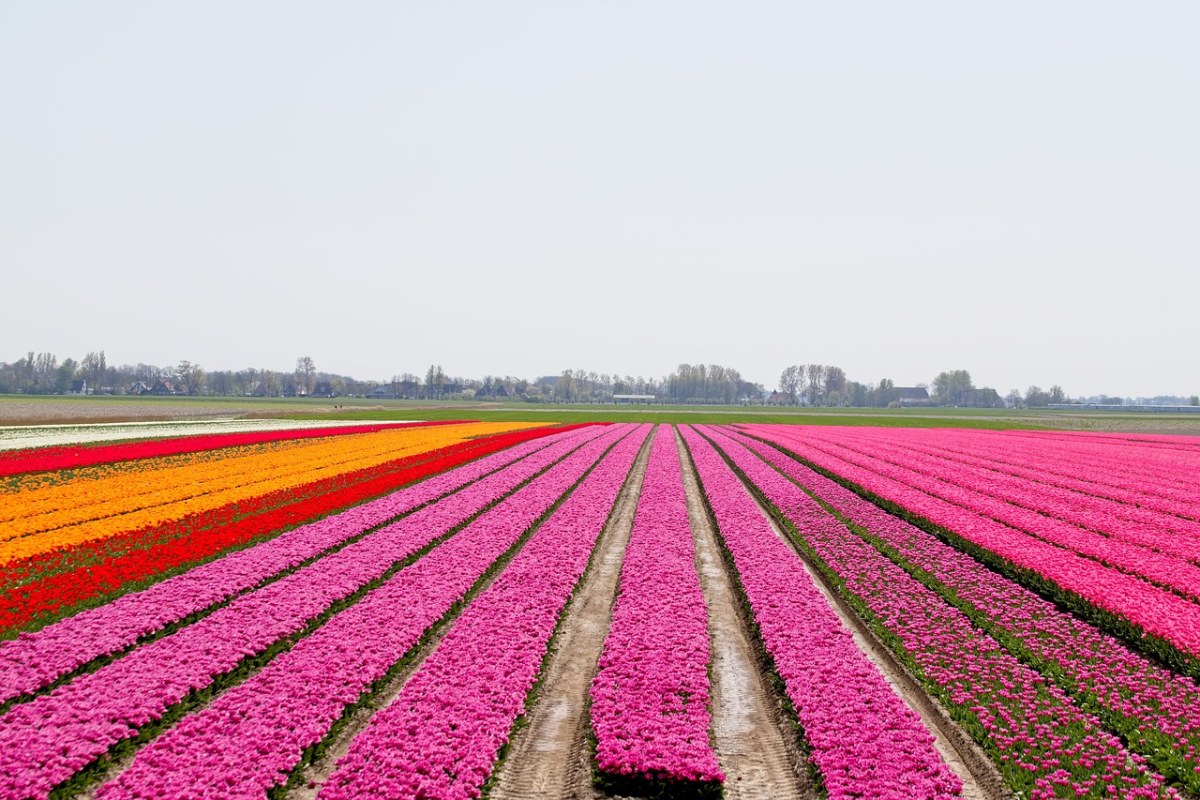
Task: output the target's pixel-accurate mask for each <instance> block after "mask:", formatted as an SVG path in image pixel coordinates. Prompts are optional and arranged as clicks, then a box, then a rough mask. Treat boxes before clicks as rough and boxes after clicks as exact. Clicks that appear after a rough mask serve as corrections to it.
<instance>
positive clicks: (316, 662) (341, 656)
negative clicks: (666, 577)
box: [98, 426, 629, 800]
mask: <svg viewBox="0 0 1200 800" xmlns="http://www.w3.org/2000/svg"><path fill="white" fill-rule="evenodd" d="M628 432H629V428H628V427H627V426H625V427H622V428H610V429H609V430H607V431H606V432H605V434H604V435H603V436H601V437H600V438H598V439H595V440H593V441H592V442H590V443H588V444H587V445H585V446H584V447H582V448H580V449H579V450H578V451H576V452H575V453H574V454H572V455H571V456H569V457H567V458H566V459H565V460H563V461H562V462H561V463H559V464H558V465H556V466H555V467H553V468H551V469H550V470H548V471H547V472H546V473H544V474H543V475H541V476H539V477H538V478H536V479H535V480H533V481H532V482H530V483H529V484H528V485H526V486H525V487H523V488H522V489H520V490H519V491H518V492H516V493H515V494H513V495H512V496H510V497H508V498H507V499H505V500H504V501H503V502H501V503H499V504H498V505H496V506H495V507H493V508H491V509H490V510H489V511H487V512H486V513H484V514H483V515H482V516H480V517H479V518H478V519H476V520H474V521H473V522H471V523H470V524H469V525H468V526H467V527H465V528H463V529H462V530H461V531H460V532H459V533H458V534H456V535H455V536H454V537H452V538H451V539H449V540H448V541H446V542H445V543H444V544H442V545H441V546H439V547H437V548H436V549H435V550H433V551H432V552H430V553H429V554H428V555H427V556H425V557H424V558H422V559H420V560H419V561H417V562H416V563H414V564H412V565H411V566H409V567H407V568H405V569H403V570H401V571H400V572H398V573H396V574H395V575H394V576H392V577H391V578H390V579H389V580H388V581H387V582H385V583H384V584H383V585H382V586H381V587H379V588H378V589H376V590H374V591H372V592H371V593H370V594H368V595H367V596H366V597H365V598H364V599H363V600H362V601H361V602H359V603H357V604H355V605H353V606H351V607H350V608H348V609H347V610H345V611H343V612H342V613H340V614H338V615H336V616H334V617H333V618H332V619H331V620H330V621H329V622H328V623H326V624H325V625H324V626H322V627H321V628H319V629H318V630H316V631H315V632H313V633H312V634H311V635H310V636H307V637H305V638H304V639H302V640H301V641H300V642H299V643H298V644H297V645H296V646H295V647H294V648H292V649H291V650H289V651H288V652H286V653H284V654H282V655H281V656H279V657H278V658H276V659H275V660H274V661H272V662H271V663H270V664H268V665H267V667H266V668H264V669H263V670H262V671H261V672H259V673H257V674H256V675H254V676H253V677H252V678H250V679H249V680H247V681H246V682H245V683H242V684H241V685H239V686H236V687H234V688H233V689H231V690H230V691H228V692H226V693H225V694H223V695H222V696H221V697H219V698H218V699H217V700H216V701H215V702H214V703H213V704H212V705H210V706H209V707H208V708H206V709H204V710H203V711H201V712H199V713H197V714H194V715H192V716H190V717H188V718H186V719H185V720H184V721H183V722H182V723H180V724H179V725H178V726H177V727H175V728H174V729H172V730H171V731H168V732H167V733H166V734H165V735H163V736H162V737H160V738H159V739H158V740H156V741H155V742H153V743H152V744H151V745H149V746H148V747H146V748H144V749H143V750H142V751H141V752H139V753H138V755H137V757H136V758H135V759H134V763H133V765H132V766H131V767H130V769H129V770H127V771H126V772H125V773H123V774H122V775H121V776H120V777H119V778H118V779H116V780H115V781H113V782H111V783H110V784H108V785H106V786H104V787H102V788H101V790H100V792H98V797H100V798H103V799H105V800H110V799H111V798H150V797H153V798H163V799H164V800H165V799H166V798H171V797H215V796H220V797H226V798H231V799H232V798H250V797H256V798H261V797H264V796H265V794H266V792H267V791H268V790H269V789H271V788H272V787H275V786H279V785H282V784H283V783H285V782H286V780H287V777H288V774H289V773H290V772H291V770H293V769H294V768H295V767H296V766H297V765H298V764H299V762H300V760H301V758H302V754H303V753H304V751H305V750H306V749H307V748H309V747H311V746H313V745H315V744H317V743H318V742H320V741H321V740H322V739H324V738H325V736H326V735H327V734H328V732H329V730H330V728H331V727H332V726H333V724H334V723H335V722H336V721H337V720H338V719H339V718H340V717H341V716H342V715H343V714H344V712H345V710H346V707H347V706H349V705H351V704H353V703H355V702H356V701H357V700H358V699H359V698H360V697H361V696H362V695H363V693H364V692H367V691H369V690H370V688H371V686H372V685H373V684H374V683H375V682H376V681H379V680H381V679H383V678H384V677H385V676H386V675H387V673H388V671H389V670H390V669H391V668H392V667H393V665H394V664H396V663H397V662H398V661H399V660H400V659H401V658H402V657H403V656H404V655H405V653H408V652H409V651H410V650H412V648H413V647H414V646H416V645H417V643H418V642H419V641H420V638H421V636H422V635H423V634H424V633H425V632H426V631H428V630H429V629H430V627H431V626H433V625H434V624H436V623H437V621H438V620H440V619H441V618H443V617H444V616H445V615H446V614H447V613H448V612H449V611H450V610H451V609H452V607H453V605H454V604H455V603H456V602H459V601H461V600H462V599H463V598H464V597H465V596H466V594H467V593H468V591H470V589H471V587H472V586H474V585H475V584H476V583H477V582H478V581H479V580H480V578H481V577H482V576H483V575H484V574H485V573H486V571H487V570H488V568H489V567H490V566H491V565H492V564H494V563H495V562H496V560H497V559H498V558H500V557H501V556H502V555H503V554H504V553H505V552H506V551H507V550H509V549H510V548H512V547H513V545H514V544H516V543H517V542H518V540H519V539H520V537H521V535H522V534H523V533H524V532H525V531H526V530H527V529H528V528H529V526H530V525H532V524H533V523H534V522H536V521H537V520H538V519H539V518H540V517H541V516H543V515H544V514H545V513H546V511H547V510H548V509H549V508H550V507H551V505H552V504H553V503H554V502H555V501H557V500H558V499H559V498H560V497H561V496H562V495H563V493H564V492H566V491H568V490H569V489H570V488H571V487H572V486H573V485H574V484H575V483H576V482H577V481H578V480H579V478H580V477H581V476H582V475H583V473H584V472H585V471H586V470H587V469H588V468H589V467H591V466H592V465H593V464H594V463H595V462H596V461H597V459H599V458H600V457H601V456H602V455H603V453H604V451H605V450H607V449H608V448H609V447H611V446H612V445H613V444H614V442H615V441H616V440H618V439H620V438H621V437H622V436H624V435H625V434H627V433H628ZM453 502H454V501H453V498H451V499H448V500H444V501H442V502H441V503H439V505H445V504H447V503H451V504H452V503H453ZM248 753H249V754H252V757H250V758H247V754H248Z"/></svg>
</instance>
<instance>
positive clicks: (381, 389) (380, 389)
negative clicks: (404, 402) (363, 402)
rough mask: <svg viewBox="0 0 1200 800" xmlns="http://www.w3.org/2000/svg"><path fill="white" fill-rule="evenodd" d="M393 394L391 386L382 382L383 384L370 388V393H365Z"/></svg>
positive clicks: (388, 395) (384, 395)
mask: <svg viewBox="0 0 1200 800" xmlns="http://www.w3.org/2000/svg"><path fill="white" fill-rule="evenodd" d="M394 396H395V393H394V392H393V391H392V387H391V385H390V384H384V385H383V386H376V387H375V388H374V389H372V390H371V392H370V394H368V395H367V397H394Z"/></svg>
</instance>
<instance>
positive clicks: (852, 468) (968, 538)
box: [747, 426, 1200, 657]
mask: <svg viewBox="0 0 1200 800" xmlns="http://www.w3.org/2000/svg"><path fill="white" fill-rule="evenodd" d="M747 429H748V430H749V431H750V432H752V433H753V434H755V435H759V436H761V437H763V438H765V439H768V440H771V441H775V442H778V443H779V444H780V445H781V446H783V447H786V448H787V449H788V450H791V451H792V452H794V453H796V454H797V455H799V456H801V457H803V458H805V459H806V460H808V461H810V462H811V463H814V464H816V465H818V466H820V467H822V468H824V469H827V470H829V471H831V472H834V473H836V474H838V475H839V476H841V477H842V478H844V479H846V480H848V481H850V482H852V483H854V484H856V485H858V486H860V487H862V488H863V489H864V490H865V491H867V492H870V493H871V494H872V495H874V496H876V497H879V498H881V499H883V500H886V501H888V502H890V503H894V504H895V505H897V506H899V507H901V508H904V509H906V510H907V511H908V512H909V513H911V514H914V515H916V516H918V517H921V518H923V519H925V520H928V521H929V522H932V523H933V524H935V525H937V526H939V527H940V528H941V529H943V530H945V531H947V532H949V533H951V534H953V535H954V536H957V537H960V538H961V539H962V540H964V541H965V542H967V543H970V544H971V545H973V546H977V547H979V548H981V549H982V550H983V551H986V552H988V553H990V554H992V555H993V556H995V557H998V558H999V559H1001V560H1003V561H1004V562H1005V563H1007V564H1011V565H1013V566H1015V567H1017V568H1020V569H1023V570H1027V571H1029V572H1030V573H1033V574H1035V575H1037V576H1039V577H1040V578H1041V579H1043V580H1045V581H1048V582H1049V583H1051V584H1053V585H1055V586H1057V587H1059V588H1060V589H1061V590H1065V591H1066V592H1068V593H1071V594H1073V595H1075V596H1077V597H1079V598H1082V599H1083V600H1085V601H1086V602H1087V603H1089V604H1091V605H1093V606H1095V607H1097V608H1099V609H1102V610H1103V611H1105V612H1108V613H1110V614H1113V615H1115V616H1117V617H1119V618H1121V619H1123V620H1125V621H1126V622H1128V623H1132V624H1133V625H1136V626H1138V627H1139V628H1140V629H1141V630H1144V631H1146V632H1148V633H1150V634H1153V635H1154V636H1156V637H1159V638H1160V639H1161V640H1163V641H1164V642H1165V643H1166V644H1167V645H1169V646H1171V647H1173V648H1176V649H1177V650H1179V651H1181V652H1182V653H1184V654H1187V655H1190V656H1192V657H1198V656H1200V605H1197V604H1196V603H1193V602H1191V601H1189V600H1187V599H1185V598H1183V597H1180V596H1179V595H1177V594H1174V593H1172V592H1170V591H1167V590H1166V589H1162V588H1160V587H1158V586H1155V585H1154V584H1152V583H1150V582H1148V581H1146V580H1144V579H1142V578H1140V577H1138V576H1136V575H1130V574H1127V573H1124V572H1120V571H1118V570H1115V569H1112V568H1111V567H1108V566H1105V565H1104V564H1102V563H1100V562H1098V561H1095V560H1093V559H1089V558H1085V557H1082V556H1080V555H1078V554H1076V553H1073V552H1071V551H1070V550H1067V549H1064V548H1062V547H1058V546H1055V545H1053V544H1050V543H1049V542H1046V541H1043V540H1042V539H1039V538H1038V537H1035V536H1031V535H1029V534H1027V533H1025V532H1023V531H1019V530H1017V529H1015V528H1013V527H1011V526H1008V525H1004V524H1002V523H1000V522H997V521H996V520H993V519H991V518H989V517H987V516H985V515H982V514H978V513H975V512H972V511H970V510H969V509H966V508H963V507H962V506H960V505H956V504H954V503H950V502H948V501H946V500H943V499H941V498H939V497H935V496H934V495H932V494H929V493H928V492H924V491H921V490H920V489H915V488H913V487H911V486H909V485H907V484H905V483H903V482H901V481H897V480H895V479H893V478H890V477H888V476H886V475H882V474H880V473H878V472H875V471H873V470H870V469H866V468H864V467H862V466H860V465H859V464H856V463H854V462H853V461H851V460H849V459H845V458H842V457H840V456H838V455H835V454H833V453H831V452H829V451H828V450H826V449H821V448H817V447H813V446H811V445H809V444H808V443H807V442H806V441H804V440H803V439H801V438H798V437H796V436H794V435H791V434H789V433H787V432H783V431H780V430H779V429H777V428H774V427H766V428H764V427H759V426H748V428H747Z"/></svg>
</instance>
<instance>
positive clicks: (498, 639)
mask: <svg viewBox="0 0 1200 800" xmlns="http://www.w3.org/2000/svg"><path fill="white" fill-rule="evenodd" d="M648 433H649V426H644V427H642V428H640V429H638V430H637V431H635V432H634V433H633V434H631V435H630V436H628V437H626V438H625V439H624V440H622V441H621V442H620V443H619V444H618V445H617V446H616V447H615V448H614V449H613V450H612V452H611V453H610V454H609V456H608V457H607V458H606V459H605V460H604V461H602V462H601V463H600V464H599V465H598V466H597V467H596V469H595V470H593V471H592V473H591V474H589V475H588V477H587V478H586V479H585V480H584V482H583V483H582V484H581V485H580V486H579V488H578V489H576V490H575V491H574V492H573V493H572V494H571V496H570V497H569V498H567V500H566V501H565V502H564V503H563V504H562V505H561V506H560V507H559V508H558V509H557V510H556V511H555V512H554V514H553V515H552V516H551V517H550V518H549V519H548V520H546V522H545V523H543V524H542V526H541V527H540V528H539V529H538V530H537V532H536V533H535V534H534V535H533V537H532V538H531V539H530V540H529V542H528V543H527V544H526V545H525V546H524V547H523V548H522V549H521V552H520V553H519V554H518V555H517V556H516V558H514V559H513V561H512V563H511V564H510V565H509V566H508V567H506V568H505V570H504V572H503V573H501V575H500V577H499V578H497V579H496V582H495V583H493V584H492V585H491V586H490V587H489V588H488V589H487V590H485V591H484V592H482V593H481V594H480V595H479V597H477V598H476V599H475V600H473V601H472V602H471V604H470V605H469V606H468V607H467V609H466V610H465V611H464V612H463V614H462V616H460V617H459V618H458V619H457V620H456V621H455V622H454V625H453V627H452V628H451V629H450V631H449V632H448V633H447V634H446V637H445V638H444V639H443V640H442V642H441V643H440V644H439V645H438V647H437V649H436V650H434V651H433V653H431V654H430V656H429V658H428V659H426V660H425V662H424V663H422V665H421V667H420V669H419V670H418V671H417V672H416V673H415V674H414V675H413V676H412V677H411V678H410V679H409V681H408V683H406V684H405V686H404V688H403V689H402V690H401V692H400V693H399V695H398V696H397V697H396V698H395V700H394V701H393V702H392V703H391V705H389V706H388V707H387V708H386V709H384V710H383V711H381V712H379V713H378V714H376V715H375V717H374V718H373V719H372V720H371V723H370V725H369V726H368V727H367V729H366V730H365V731H363V732H362V733H361V734H360V735H359V736H358V737H356V738H355V740H354V742H353V743H352V745H351V747H350V750H349V752H348V753H347V754H346V756H345V757H344V758H342V760H341V761H340V762H339V763H338V767H337V770H336V771H335V772H334V773H333V775H332V776H331V777H330V779H329V781H328V782H327V783H326V784H325V786H324V787H323V789H322V790H321V792H320V795H319V796H320V797H321V798H325V799H326V800H349V799H350V798H397V797H429V798H434V797H436V798H441V800H466V798H473V797H478V796H479V793H480V791H481V790H482V787H483V785H484V783H485V782H486V781H487V779H488V778H489V776H490V775H491V774H492V769H493V765H494V764H495V761H496V757H497V753H498V752H499V750H500V748H501V747H502V746H503V745H504V744H505V743H506V742H507V741H508V734H509V732H510V730H511V729H512V726H513V724H514V723H515V721H516V719H517V717H518V716H519V715H520V714H521V713H523V711H524V709H525V703H526V698H527V696H528V694H529V692H530V690H531V689H532V688H533V686H534V684H535V682H536V680H537V678H538V673H539V669H540V667H541V664H542V660H543V658H544V657H545V655H546V650H547V647H548V645H549V642H550V637H551V634H552V633H553V632H554V628H555V625H556V623H557V621H558V618H559V615H560V614H561V613H562V610H563V608H564V607H565V606H566V603H567V601H568V599H569V598H570V596H571V593H572V591H573V590H574V588H575V585H576V584H577V583H578V581H579V579H580V577H581V576H582V575H583V572H584V569H585V568H586V567H587V564H588V558H589V555H590V553H591V552H592V549H593V547H594V546H595V543H596V539H597V537H598V536H599V534H600V532H601V530H602V529H603V527H604V523H605V520H606V519H607V518H608V516H609V513H610V512H611V510H612V507H613V503H614V502H615V501H616V498H617V493H618V492H619V491H620V488H621V485H622V483H623V482H624V480H625V477H626V475H627V474H628V473H629V469H630V467H631V466H632V465H633V462H634V459H635V458H636V457H637V454H638V451H639V450H640V449H641V447H642V444H643V442H645V439H646V436H647V434H648Z"/></svg>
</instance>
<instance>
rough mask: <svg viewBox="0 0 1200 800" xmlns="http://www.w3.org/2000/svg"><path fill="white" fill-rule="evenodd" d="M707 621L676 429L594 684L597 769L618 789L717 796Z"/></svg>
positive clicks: (654, 459)
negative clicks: (667, 789)
mask: <svg viewBox="0 0 1200 800" xmlns="http://www.w3.org/2000/svg"><path fill="white" fill-rule="evenodd" d="M708 662H709V642H708V616H707V613H706V610H705V603H704V593H703V591H702V590H701V587H700V576H699V574H698V573H697V571H696V561H695V547H694V544H693V540H692V528H691V524H690V522H689V520H688V510H687V497H686V495H685V494H684V487H683V474H682V471H681V468H680V462H679V452H678V449H677V447H676V443H675V435H674V432H673V430H672V428H671V427H669V426H661V427H659V429H658V433H657V434H656V436H655V438H654V442H653V444H652V449H651V451H650V461H649V464H648V465H647V467H646V477H645V480H644V482H643V484H642V494H641V497H640V498H639V499H638V506H637V514H636V516H635V518H634V522H633V530H632V531H631V532H630V536H629V544H628V546H627V548H626V551H625V562H624V564H623V565H622V568H621V578H620V585H619V589H618V595H617V601H616V605H615V606H614V608H613V616H612V625H611V627H610V628H609V632H608V637H607V638H606V639H605V641H604V650H603V652H602V654H601V656H600V663H599V667H598V670H597V673H596V676H595V678H594V679H593V681H592V687H591V722H592V728H593V730H594V731H595V734H596V768H597V770H598V771H599V773H600V775H601V776H602V778H603V779H604V780H605V781H607V782H609V783H610V784H611V785H612V786H613V787H614V788H616V789H619V790H622V791H628V792H630V793H636V794H645V793H649V792H653V791H657V790H659V789H660V788H663V789H666V788H669V789H670V790H671V791H672V792H673V793H674V794H680V793H683V792H689V793H692V794H699V795H705V794H714V795H715V794H719V792H720V786H721V782H722V781H724V779H725V776H724V774H723V773H722V772H721V769H720V766H719V765H718V764H717V757H716V754H715V753H714V752H713V748H712V744H711V743H710V742H709V738H708V728H709V723H710V719H711V717H710V713H709V695H708V691H709V685H708Z"/></svg>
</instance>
